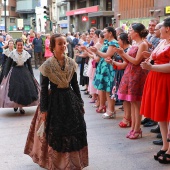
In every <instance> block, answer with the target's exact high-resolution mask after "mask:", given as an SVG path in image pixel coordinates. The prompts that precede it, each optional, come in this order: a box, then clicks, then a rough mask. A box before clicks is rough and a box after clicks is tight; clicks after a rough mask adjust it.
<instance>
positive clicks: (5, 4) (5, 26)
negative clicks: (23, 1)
mask: <svg viewBox="0 0 170 170" xmlns="http://www.w3.org/2000/svg"><path fill="white" fill-rule="evenodd" d="M4 17H5V32H6V31H7V20H6V0H4Z"/></svg>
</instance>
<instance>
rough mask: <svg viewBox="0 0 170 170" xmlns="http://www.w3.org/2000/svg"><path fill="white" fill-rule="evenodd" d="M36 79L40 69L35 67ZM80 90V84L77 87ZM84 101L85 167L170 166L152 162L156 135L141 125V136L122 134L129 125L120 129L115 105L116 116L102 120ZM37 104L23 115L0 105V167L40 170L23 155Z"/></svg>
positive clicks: (168, 169)
mask: <svg viewBox="0 0 170 170" xmlns="http://www.w3.org/2000/svg"><path fill="white" fill-rule="evenodd" d="M34 73H35V77H36V79H37V80H38V81H39V71H38V70H34ZM80 88H81V89H83V87H80ZM82 97H83V99H84V102H85V111H86V114H85V120H86V124H87V136H88V148H89V166H88V167H87V168H84V170H170V165H162V164H160V163H159V162H157V161H155V160H154V158H153V155H154V154H155V153H156V152H157V151H159V150H160V148H161V147H160V146H156V145H153V144H152V141H153V140H155V139H156V134H153V133H150V129H151V128H154V127H151V128H143V127H142V130H143V137H142V138H141V139H137V140H130V139H127V138H126V137H125V136H126V134H127V132H128V131H129V130H130V129H129V128H120V127H119V126H118V124H119V122H120V121H121V119H122V117H123V111H122V110H120V109H119V107H120V106H116V112H117V117H116V119H109V120H108V119H102V117H101V114H99V113H96V112H95V108H93V107H92V104H90V103H89V98H88V96H87V95H84V94H83V93H82ZM35 109H36V107H29V108H25V111H26V114H25V115H20V114H19V112H17V113H14V111H13V109H3V108H0V134H1V138H0V170H43V168H40V167H39V166H38V165H37V164H35V163H33V161H32V159H31V158H30V157H29V156H27V155H24V154H23V151H24V146H25V142H26V138H27V134H28V131H29V126H30V123H31V120H32V118H33V115H34V113H35Z"/></svg>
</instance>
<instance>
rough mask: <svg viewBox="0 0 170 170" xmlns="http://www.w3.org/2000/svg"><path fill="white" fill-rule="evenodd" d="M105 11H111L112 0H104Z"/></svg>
mask: <svg viewBox="0 0 170 170" xmlns="http://www.w3.org/2000/svg"><path fill="white" fill-rule="evenodd" d="M106 11H112V0H106Z"/></svg>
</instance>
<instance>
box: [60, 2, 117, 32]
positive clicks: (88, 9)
mask: <svg viewBox="0 0 170 170" xmlns="http://www.w3.org/2000/svg"><path fill="white" fill-rule="evenodd" d="M58 1H59V2H58V3H57V7H58V9H59V10H58V11H59V13H58V21H57V26H58V28H59V29H58V30H59V31H60V32H65V31H66V30H67V31H71V32H75V31H80V32H82V31H87V30H88V29H89V28H90V27H97V28H100V29H102V28H104V27H105V26H108V25H112V18H113V17H114V12H113V9H112V7H113V3H112V0H58Z"/></svg>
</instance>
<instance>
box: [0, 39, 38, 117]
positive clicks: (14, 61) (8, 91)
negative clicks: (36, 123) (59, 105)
mask: <svg viewBox="0 0 170 170" xmlns="http://www.w3.org/2000/svg"><path fill="white" fill-rule="evenodd" d="M23 48H24V42H23V40H22V39H17V40H16V50H13V51H12V52H11V53H10V54H9V57H8V59H7V61H6V64H5V68H4V73H3V80H2V83H1V88H0V107H3V108H11V107H12V108H14V111H15V112H16V111H17V110H18V107H19V108H20V113H21V114H24V113H25V111H24V109H23V107H28V106H37V105H38V102H39V96H38V83H37V82H36V81H35V78H34V74H33V71H32V66H31V56H30V54H29V53H28V52H27V51H25V50H23Z"/></svg>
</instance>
